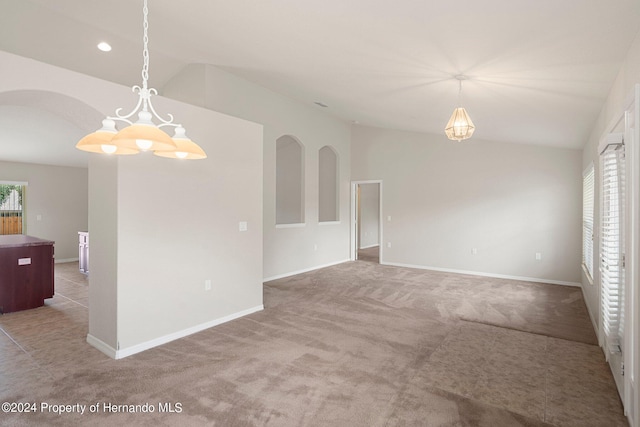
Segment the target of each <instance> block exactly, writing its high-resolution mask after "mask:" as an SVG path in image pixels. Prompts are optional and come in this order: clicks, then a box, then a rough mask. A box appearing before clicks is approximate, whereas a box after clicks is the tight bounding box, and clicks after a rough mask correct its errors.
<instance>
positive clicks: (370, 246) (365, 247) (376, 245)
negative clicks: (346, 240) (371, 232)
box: [360, 243, 380, 249]
mask: <svg viewBox="0 0 640 427" xmlns="http://www.w3.org/2000/svg"><path fill="white" fill-rule="evenodd" d="M378 246H380V244H379V243H376V244H375V245H369V246H362V247H361V248H360V249H369V248H377V247H378Z"/></svg>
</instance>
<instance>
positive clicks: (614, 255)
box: [600, 145, 625, 351]
mask: <svg viewBox="0 0 640 427" xmlns="http://www.w3.org/2000/svg"><path fill="white" fill-rule="evenodd" d="M601 159H602V215H601V225H600V227H601V237H600V274H601V284H602V320H603V328H604V334H605V340H606V345H607V347H608V348H609V349H610V350H612V351H619V347H618V346H621V345H622V337H623V336H624V334H623V331H622V328H623V325H624V322H623V321H622V317H623V314H624V313H623V301H624V295H623V291H624V286H623V285H624V230H623V225H624V206H625V205H624V190H625V171H624V145H611V146H609V147H608V148H607V149H606V150H605V151H604V152H603V153H602V155H601ZM616 347H618V349H616Z"/></svg>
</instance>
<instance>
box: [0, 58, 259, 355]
mask: <svg viewBox="0 0 640 427" xmlns="http://www.w3.org/2000/svg"><path fill="white" fill-rule="evenodd" d="M0 62H1V63H2V64H3V67H2V68H1V69H0V93H2V92H5V91H13V90H35V91H48V92H52V93H56V94H63V95H64V96H67V97H70V98H74V99H76V100H78V101H79V102H80V103H83V104H84V105H86V107H87V109H89V110H91V109H93V110H97V111H99V112H101V113H102V114H105V115H106V114H113V112H114V111H115V110H116V108H118V107H120V106H122V105H131V107H133V105H135V101H136V99H135V97H134V96H133V95H132V94H131V89H130V88H128V87H124V86H120V85H116V84H113V83H109V82H105V81H102V80H98V79H95V78H91V77H88V76H84V75H81V74H78V73H74V72H71V71H67V70H63V69H60V68H57V67H53V66H49V65H46V64H43V63H39V62H36V61H33V60H29V59H26V58H21V57H18V56H15V55H11V54H7V53H4V52H0ZM12 70H13V71H12ZM154 105H155V107H156V109H157V110H158V111H161V112H171V113H173V114H174V115H175V117H176V119H177V120H179V121H180V122H181V123H182V124H184V126H185V128H186V129H187V130H188V132H189V136H190V137H191V138H193V139H194V140H195V141H196V142H198V144H199V145H200V146H201V147H202V148H203V149H204V150H205V151H206V152H207V153H208V155H209V158H207V159H205V160H198V161H177V160H170V159H164V158H159V157H155V156H153V155H152V154H150V153H144V154H140V155H137V156H131V157H126V158H125V157H101V156H100V155H97V154H96V155H94V157H92V158H91V160H90V165H89V194H90V198H89V205H90V209H89V233H90V248H91V257H90V266H89V270H90V272H91V274H90V276H89V288H90V292H89V299H90V313H89V317H90V319H89V335H88V337H87V339H88V341H89V342H90V343H91V344H93V345H94V346H96V347H98V348H99V349H100V350H102V351H104V352H105V353H107V354H109V355H111V356H112V357H123V356H126V355H128V354H132V353H135V352H138V351H142V350H144V349H146V348H150V347H152V346H155V345H158V344H162V343H163V342H167V341H169V340H171V339H175V338H179V337H180V336H184V335H186V334H188V333H192V332H195V331H197V330H200V329H202V328H205V327H208V326H212V325H215V324H217V323H220V322H222V321H226V320H229V319H231V318H234V317H237V316H240V315H243V314H247V313H249V312H251V311H255V310H259V309H261V308H262V126H260V125H258V124H255V123H251V122H247V121H245V120H242V119H237V118H234V117H230V116H226V115H224V114H219V113H215V112H213V111H210V110H206V109H203V108H198V107H194V106H191V105H187V104H183V103H180V102H177V101H173V100H169V99H163V98H161V97H156V98H154ZM95 126H96V127H98V126H99V123H96V124H95ZM83 181H84V182H85V183H86V181H87V178H86V175H85V176H84V179H83ZM239 221H246V222H248V225H249V230H248V231H247V232H239V229H238V223H239ZM205 280H211V282H212V290H211V291H206V290H205Z"/></svg>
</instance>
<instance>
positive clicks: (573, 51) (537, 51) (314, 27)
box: [0, 0, 640, 159]
mask: <svg viewBox="0 0 640 427" xmlns="http://www.w3.org/2000/svg"><path fill="white" fill-rule="evenodd" d="M149 3H150V5H149V9H150V27H149V35H150V49H151V67H150V83H151V85H152V86H154V87H156V88H158V89H160V90H161V88H162V86H163V85H164V84H165V82H166V81H167V80H168V79H170V78H171V77H172V76H173V75H174V74H176V73H177V72H179V71H180V70H181V69H182V68H183V67H184V66H186V65H187V64H189V63H208V64H213V65H216V66H219V67H221V68H224V69H226V70H228V71H230V72H232V73H234V74H237V75H240V76H242V77H244V78H246V79H247V80H250V81H253V82H256V83H258V84H261V85H263V86H265V87H267V88H270V89H272V90H274V91H275V92H279V93H281V94H284V95H286V96H289V97H291V98H294V99H297V100H299V101H301V102H303V103H305V104H308V105H310V106H311V107H313V108H318V109H321V107H318V106H316V105H314V101H320V102H322V103H324V104H327V105H328V106H329V107H328V108H326V109H322V111H325V112H327V113H328V114H332V115H334V116H336V117H339V118H341V119H344V120H346V121H357V122H359V123H360V124H363V125H371V126H378V127H387V128H393V129H402V130H410V131H420V132H429V133H438V134H443V128H444V125H445V124H446V122H447V120H448V118H449V116H450V114H451V111H452V110H453V108H454V107H455V106H456V103H457V96H458V83H457V81H456V80H455V79H454V78H453V76H455V75H457V74H464V75H466V76H468V77H469V80H468V81H466V82H465V84H464V86H463V94H462V95H463V96H462V103H463V105H464V106H465V107H466V108H467V111H468V112H469V114H470V115H471V117H472V119H473V121H474V123H475V125H476V133H475V134H474V138H478V139H487V140H494V141H502V142H512V143H524V144H542V145H550V146H556V147H567V148H576V149H577V148H581V147H582V146H583V145H584V143H585V142H586V139H587V137H588V135H589V132H590V131H591V128H592V125H593V123H594V121H595V120H596V118H597V116H598V113H599V111H600V109H601V107H602V105H603V102H604V100H605V98H606V96H607V94H608V93H609V90H610V89H611V85H612V83H613V81H614V79H615V77H616V75H617V73H618V71H619V69H620V67H621V65H622V61H623V60H624V58H625V56H626V53H627V51H628V49H629V47H630V45H631V42H632V40H633V38H634V37H635V35H636V33H637V31H638V29H639V28H640V4H639V2H638V1H637V0H607V1H604V0H483V1H478V0H456V1H450V2H448V1H443V0H395V1H391V0H347V1H344V0H343V1H339V0H325V1H318V0H261V1H255V0H234V1H228V0H188V1H180V2H178V1H175V0H150V1H149ZM141 8H142V1H141V0H135V1H133V0H109V1H104V0H56V1H51V0H0V10H1V11H2V13H0V49H2V50H5V51H9V52H13V53H17V54H19V55H23V56H27V57H32V58H35V59H38V60H41V61H44V62H48V63H51V64H54V65H58V66H62V67H65V68H69V69H72V70H76V71H80V72H82V73H85V74H89V75H93V76H96V77H100V78H103V79H106V80H111V81H114V82H118V83H122V84H124V85H127V86H132V85H134V84H139V83H140V81H141V77H140V70H141V66H142V59H141V49H142V47H141V46H142V43H141V40H142V25H141V19H142V18H141ZM102 40H105V41H108V42H109V43H111V45H112V46H113V51H112V52H110V53H103V52H100V51H98V50H97V49H96V44H97V43H98V42H99V41H102ZM123 102H124V101H123ZM2 111H3V113H4V111H5V110H2ZM5 122H6V120H5ZM97 126H98V124H96V127H97ZM1 135H2V134H0V136H1ZM3 144H4V141H3V140H0V159H3V158H4V157H5V156H4V155H3V154H2V153H3V152H4V149H2V147H3Z"/></svg>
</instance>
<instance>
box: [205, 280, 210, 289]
mask: <svg viewBox="0 0 640 427" xmlns="http://www.w3.org/2000/svg"><path fill="white" fill-rule="evenodd" d="M204 290H205V291H210V290H211V280H209V279H207V280H205V281H204Z"/></svg>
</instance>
